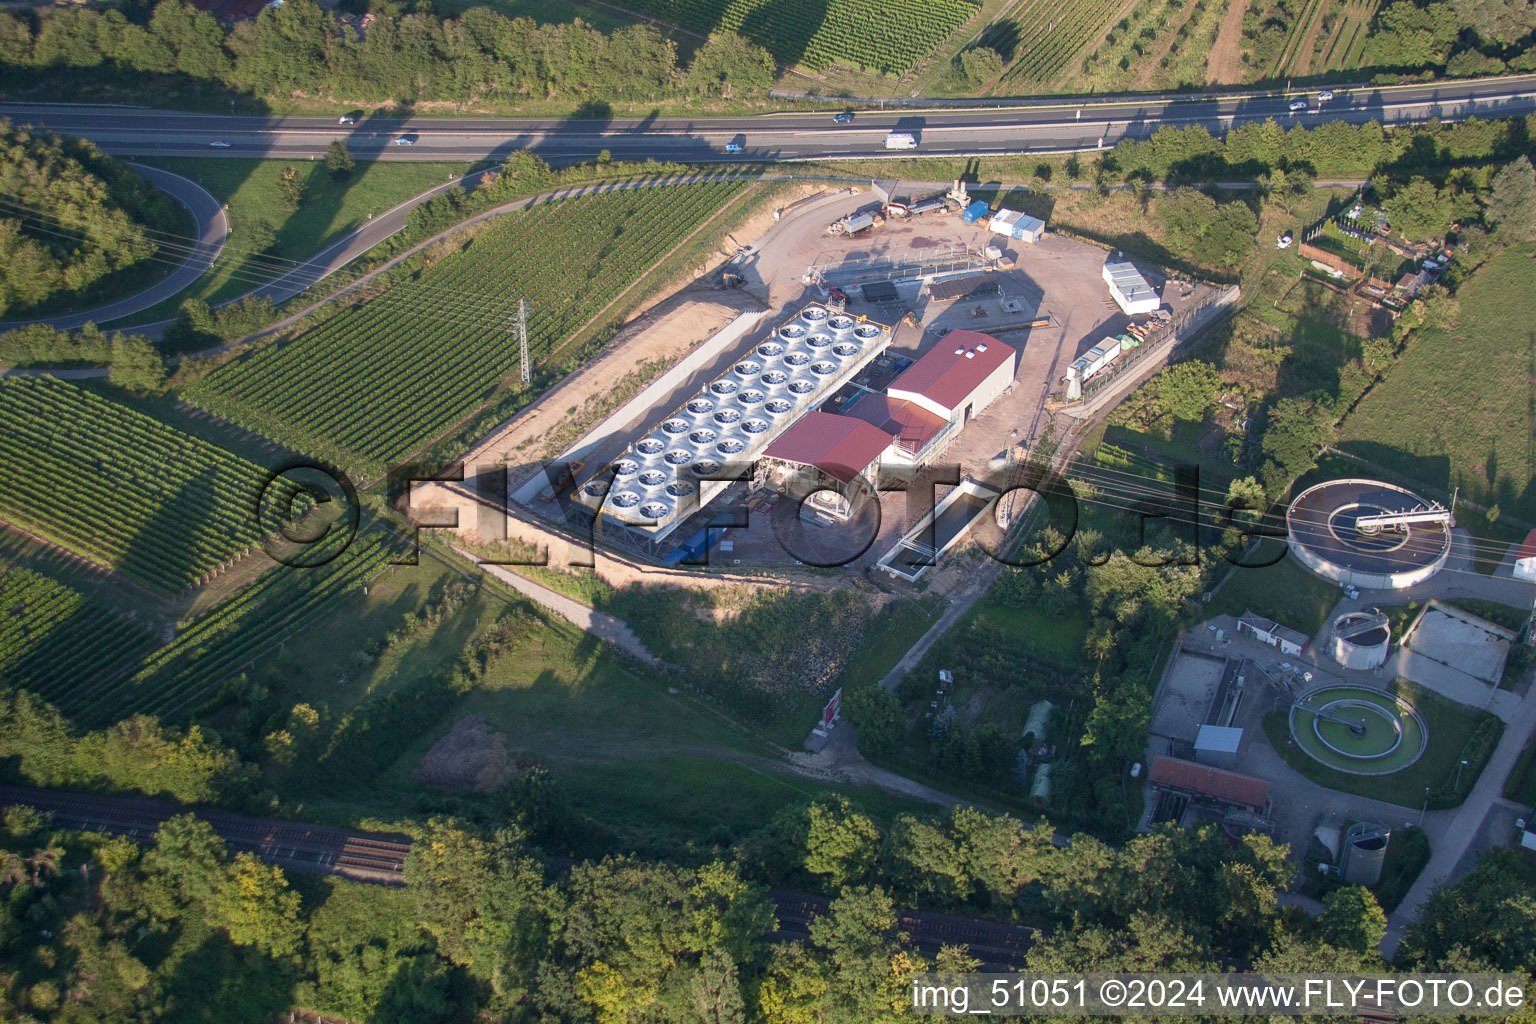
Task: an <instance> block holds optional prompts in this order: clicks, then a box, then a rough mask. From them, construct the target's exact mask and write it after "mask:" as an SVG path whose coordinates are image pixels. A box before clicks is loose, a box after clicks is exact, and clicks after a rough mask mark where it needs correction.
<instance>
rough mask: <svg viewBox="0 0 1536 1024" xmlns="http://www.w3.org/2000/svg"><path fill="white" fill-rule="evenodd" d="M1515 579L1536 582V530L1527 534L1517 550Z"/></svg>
mask: <svg viewBox="0 0 1536 1024" xmlns="http://www.w3.org/2000/svg"><path fill="white" fill-rule="evenodd" d="M1515 579H1517V580H1536V530H1532V531H1531V532H1530V533H1528V534H1526V535H1525V540H1523V541H1521V542H1520V546H1519V547H1518V548H1516V549H1515Z"/></svg>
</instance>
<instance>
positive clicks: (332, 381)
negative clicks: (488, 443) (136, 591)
mask: <svg viewBox="0 0 1536 1024" xmlns="http://www.w3.org/2000/svg"><path fill="white" fill-rule="evenodd" d="M741 187H742V186H741V183H739V182H714V183H709V184H696V185H674V186H667V187H657V188H641V189H632V190H629V191H623V192H608V193H603V194H600V195H595V196H587V197H583V198H579V199H570V200H565V201H561V202H554V203H544V204H541V205H538V206H535V207H532V208H531V209H528V210H523V211H519V212H517V213H512V214H509V215H508V216H507V217H506V218H505V219H504V220H503V221H502V222H501V223H500V224H498V225H497V226H496V227H494V228H493V229H492V230H490V231H488V232H486V233H485V234H483V235H481V236H479V237H478V238H476V239H475V240H473V241H471V242H469V243H467V244H466V245H465V246H464V247H463V248H462V249H461V250H459V251H458V252H456V253H454V254H453V255H451V256H448V257H447V258H445V259H443V260H441V261H439V262H438V263H436V264H434V265H432V266H431V267H429V268H427V269H426V270H424V271H421V272H420V273H419V276H418V277H417V278H416V279H414V280H412V281H409V282H405V283H401V284H398V285H397V286H395V287H393V288H391V289H390V290H389V292H387V293H386V294H385V295H383V296H381V297H380V298H377V299H374V300H372V301H370V302H366V303H363V304H361V305H359V306H356V307H354V308H352V309H350V310H347V311H346V312H344V313H341V314H339V315H337V316H335V317H333V318H331V319H330V320H327V321H325V322H324V323H322V324H320V325H318V326H316V327H314V328H312V329H311V330H308V331H306V332H304V333H303V334H301V335H299V336H298V337H297V338H295V339H293V340H292V341H289V342H287V343H284V344H281V345H279V346H276V347H272V348H267V349H263V350H261V351H257V352H254V353H252V354H250V355H249V356H247V357H245V358H244V359H241V360H238V361H236V362H234V363H231V364H230V365H228V366H226V367H224V368H223V369H221V370H218V371H217V372H215V373H213V374H212V375H210V376H208V377H205V378H204V379H203V380H201V381H198V382H196V383H195V384H193V385H191V386H190V387H188V388H187V389H186V392H185V396H184V397H185V398H186V399H187V400H188V401H190V402H192V403H194V404H196V405H198V406H201V407H202V408H204V409H206V410H208V411H209V412H211V413H213V414H215V415H217V416H220V417H223V418H224V419H227V420H230V421H232V422H234V423H237V424H239V425H241V426H243V427H245V428H247V429H249V430H253V431H256V432H257V433H261V434H265V435H266V436H268V437H270V438H272V439H274V440H276V441H279V442H281V443H283V444H285V445H287V446H289V447H291V448H294V449H297V450H300V451H305V452H308V453H310V454H313V455H317V456H320V457H322V458H325V459H328V460H330V461H332V462H334V463H335V464H336V465H338V466H340V467H342V468H343V469H345V470H347V471H348V472H351V473H354V474H357V475H359V476H364V477H368V478H374V477H377V476H379V475H380V474H381V473H382V472H383V470H384V468H385V467H386V466H387V465H388V464H389V463H391V462H392V461H397V460H399V459H401V458H403V457H405V456H407V455H409V454H410V453H411V452H414V451H416V450H417V449H418V448H420V447H421V446H422V445H424V444H426V443H427V442H428V441H430V440H432V439H433V438H434V437H436V436H437V435H439V434H441V433H442V432H443V431H445V430H446V429H447V428H449V427H451V426H452V425H453V424H455V423H457V422H458V421H460V420H462V419H464V418H465V417H466V416H468V415H470V414H471V413H473V412H474V411H475V410H476V409H478V408H479V407H480V406H481V405H482V404H483V403H484V401H485V400H486V398H487V397H488V395H489V394H490V392H491V391H492V390H493V389H494V388H495V387H496V385H497V384H498V383H499V382H501V381H502V380H503V378H505V377H506V376H507V375H508V374H510V373H512V372H514V370H516V368H517V349H518V346H517V339H516V337H515V335H514V334H513V333H512V330H511V326H512V322H513V317H514V316H515V314H516V311H517V303H518V300H519V299H520V298H523V299H527V300H528V302H529V303H530V305H531V307H532V310H531V314H530V316H529V321H528V345H529V352H530V354H531V355H532V357H533V362H534V364H535V366H536V367H537V366H538V365H539V364H541V363H543V362H544V361H545V360H546V359H548V358H549V357H550V356H551V355H552V354H554V353H555V352H557V351H558V350H559V348H560V346H561V345H562V344H563V343H564V342H565V341H566V340H567V339H569V338H570V337H571V336H572V334H574V333H575V332H576V331H577V330H579V329H580V328H581V327H582V326H583V325H585V324H586V323H587V322H588V321H589V320H591V319H592V317H593V316H594V315H595V314H596V313H597V312H598V311H599V310H601V309H602V308H603V307H604V306H605V305H607V304H608V303H609V302H610V301H612V299H613V298H614V297H615V296H616V295H618V294H619V293H621V292H622V291H623V290H624V289H625V288H626V287H628V286H629V285H630V284H631V283H632V282H634V281H635V280H636V279H638V278H639V277H641V276H642V275H644V274H645V272H646V271H648V270H649V269H650V268H651V267H652V266H653V265H654V264H655V263H656V262H657V261H658V260H659V259H660V258H661V257H662V256H663V254H665V253H666V252H667V251H668V250H670V249H671V248H673V247H674V246H675V245H676V244H677V243H678V242H679V241H680V240H682V239H683V238H684V237H686V236H687V235H688V234H689V233H690V232H692V231H693V230H694V229H695V228H696V227H698V225H700V224H701V223H703V222H704V221H705V220H706V219H707V218H709V217H710V216H711V215H712V214H713V213H714V212H715V211H716V210H718V209H719V208H720V207H721V206H722V205H723V204H724V203H725V202H726V200H727V199H729V198H730V197H731V196H733V195H734V194H736V192H737V191H738V190H739V189H740V188H741ZM534 383H535V385H536V386H537V385H538V383H539V378H538V375H537V374H535V380H534Z"/></svg>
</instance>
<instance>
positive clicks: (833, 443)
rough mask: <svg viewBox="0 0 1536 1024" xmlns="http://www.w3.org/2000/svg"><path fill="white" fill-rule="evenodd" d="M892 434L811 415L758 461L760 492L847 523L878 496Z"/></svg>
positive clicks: (848, 419) (825, 414) (853, 421)
mask: <svg viewBox="0 0 1536 1024" xmlns="http://www.w3.org/2000/svg"><path fill="white" fill-rule="evenodd" d="M891 441H892V437H891V435H890V434H888V433H886V432H885V431H883V430H880V429H879V428H877V427H875V426H873V425H872V424H870V423H867V422H865V421H864V420H861V419H857V418H855V417H853V416H838V415H835V414H833V413H829V412H808V413H806V414H805V415H804V416H802V417H800V419H798V420H796V421H795V424H794V425H793V426H791V427H790V428H789V429H788V430H786V431H784V433H782V434H780V435H779V436H778V437H777V438H776V439H775V440H774V442H773V443H772V444H770V445H769V446H768V447H767V448H766V449H764V450H763V454H762V456H761V457H760V458H759V459H758V461H757V480H756V485H757V486H758V487H768V488H771V489H773V490H776V491H778V492H779V493H781V494H788V495H791V496H793V497H796V498H804V497H807V496H812V499H811V500H810V501H808V502H807V503H806V507H805V509H804V510H803V511H807V510H808V511H809V512H810V513H812V514H815V513H821V514H824V515H827V516H829V517H830V518H833V519H846V518H848V517H849V516H850V515H852V514H853V513H854V512H855V511H857V509H858V508H859V506H860V505H862V504H863V502H864V501H865V500H866V499H867V498H869V496H870V495H871V494H873V493H874V488H875V482H876V480H877V478H878V476H879V473H880V463H881V460H882V457H883V456H884V455H885V454H886V452H887V451H888V450H889V449H890V447H891Z"/></svg>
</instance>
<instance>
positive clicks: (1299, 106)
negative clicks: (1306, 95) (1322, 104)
mask: <svg viewBox="0 0 1536 1024" xmlns="http://www.w3.org/2000/svg"><path fill="white" fill-rule="evenodd" d="M1306 109H1307V101H1306V100H1292V101H1291V110H1292V112H1295V111H1297V110H1306Z"/></svg>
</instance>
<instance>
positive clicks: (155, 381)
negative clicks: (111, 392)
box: [107, 334, 165, 394]
mask: <svg viewBox="0 0 1536 1024" xmlns="http://www.w3.org/2000/svg"><path fill="white" fill-rule="evenodd" d="M107 380H109V381H111V382H112V383H113V384H115V385H116V386H118V387H120V388H125V389H126V390H128V391H133V392H136V393H138V394H148V393H151V392H155V391H158V390H160V385H161V384H162V383H164V381H165V360H164V359H162V358H161V357H160V353H159V351H158V350H157V349H156V348H155V345H154V342H152V341H150V340H149V339H148V338H141V337H139V336H137V335H133V336H130V337H124V336H123V335H121V334H118V335H114V336H113V338H112V361H111V363H110V364H109V365H108V367H107Z"/></svg>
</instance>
